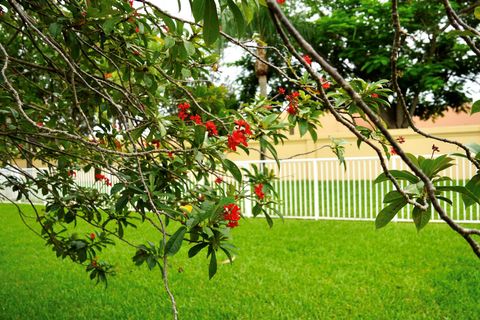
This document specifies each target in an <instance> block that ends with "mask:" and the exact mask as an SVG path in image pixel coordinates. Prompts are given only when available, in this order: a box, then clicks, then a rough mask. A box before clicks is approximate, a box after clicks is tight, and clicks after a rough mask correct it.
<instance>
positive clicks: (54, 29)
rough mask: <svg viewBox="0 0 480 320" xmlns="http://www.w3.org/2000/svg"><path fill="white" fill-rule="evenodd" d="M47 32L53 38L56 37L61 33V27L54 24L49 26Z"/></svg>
mask: <svg viewBox="0 0 480 320" xmlns="http://www.w3.org/2000/svg"><path fill="white" fill-rule="evenodd" d="M48 31H49V32H50V34H51V35H52V36H53V37H56V36H58V35H59V34H60V33H61V32H62V25H61V24H59V23H56V22H54V23H52V24H50V26H49V27H48Z"/></svg>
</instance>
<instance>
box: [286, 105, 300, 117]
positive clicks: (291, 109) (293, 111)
mask: <svg viewBox="0 0 480 320" xmlns="http://www.w3.org/2000/svg"><path fill="white" fill-rule="evenodd" d="M287 112H288V114H291V115H296V114H297V112H298V109H297V106H296V104H294V103H290V104H289V105H288V108H287Z"/></svg>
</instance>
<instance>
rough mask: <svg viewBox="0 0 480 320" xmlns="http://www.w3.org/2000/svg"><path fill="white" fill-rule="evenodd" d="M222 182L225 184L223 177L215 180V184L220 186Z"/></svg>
mask: <svg viewBox="0 0 480 320" xmlns="http://www.w3.org/2000/svg"><path fill="white" fill-rule="evenodd" d="M222 182H223V179H222V177H217V178H216V179H215V183H216V184H220V183H222Z"/></svg>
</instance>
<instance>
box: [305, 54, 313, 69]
mask: <svg viewBox="0 0 480 320" xmlns="http://www.w3.org/2000/svg"><path fill="white" fill-rule="evenodd" d="M303 60H304V61H305V63H306V64H308V65H309V66H310V65H312V58H310V56H309V55H308V54H306V55H304V56H303Z"/></svg>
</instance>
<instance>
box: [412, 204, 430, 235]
mask: <svg viewBox="0 0 480 320" xmlns="http://www.w3.org/2000/svg"><path fill="white" fill-rule="evenodd" d="M418 202H419V203H420V204H425V202H423V201H422V200H419V201H418ZM429 209H430V208H427V210H422V209H420V208H418V207H414V208H413V210H412V217H413V222H415V227H417V231H420V230H422V229H423V228H424V227H425V226H426V225H427V223H428V222H429V221H430V218H431V217H432V212H431V210H429Z"/></svg>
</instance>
